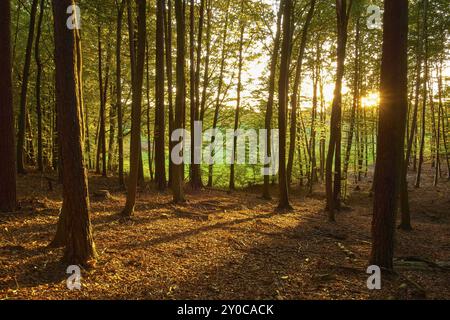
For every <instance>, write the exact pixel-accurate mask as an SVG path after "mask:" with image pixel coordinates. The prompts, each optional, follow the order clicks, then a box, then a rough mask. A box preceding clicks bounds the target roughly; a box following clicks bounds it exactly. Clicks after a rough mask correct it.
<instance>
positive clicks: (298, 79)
mask: <svg viewBox="0 0 450 320" xmlns="http://www.w3.org/2000/svg"><path fill="white" fill-rule="evenodd" d="M315 5H316V0H311V2H310V6H309V10H308V13H307V15H306V21H305V24H304V25H303V29H302V37H301V40H300V49H299V53H298V58H297V65H296V72H295V80H294V89H293V93H292V97H291V128H290V141H289V155H288V163H287V180H288V186H289V185H290V183H291V179H292V166H293V164H294V151H295V146H296V143H295V142H296V137H297V134H296V132H297V107H298V95H299V92H300V83H301V75H302V67H303V56H304V54H305V48H306V43H307V41H308V28H309V25H310V24H311V20H312V18H313V15H314V7H315ZM300 112H301V111H300Z"/></svg>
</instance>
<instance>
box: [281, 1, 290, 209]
mask: <svg viewBox="0 0 450 320" xmlns="http://www.w3.org/2000/svg"><path fill="white" fill-rule="evenodd" d="M292 7H293V4H292V0H285V3H284V8H283V16H284V18H283V41H282V44H281V58H280V78H279V81H278V105H279V107H278V128H279V130H280V137H279V144H280V147H279V152H280V153H279V173H278V184H279V202H278V209H279V210H290V209H292V207H291V205H290V204H289V195H288V179H287V173H286V127H287V120H286V113H287V104H288V90H289V65H290V60H291V43H292V30H291V28H292V25H291V18H292V11H293V8H292Z"/></svg>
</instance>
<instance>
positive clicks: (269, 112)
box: [263, 0, 285, 200]
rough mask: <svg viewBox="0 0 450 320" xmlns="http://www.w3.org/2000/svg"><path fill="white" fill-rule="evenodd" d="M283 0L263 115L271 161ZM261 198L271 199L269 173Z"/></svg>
mask: <svg viewBox="0 0 450 320" xmlns="http://www.w3.org/2000/svg"><path fill="white" fill-rule="evenodd" d="M284 1H285V0H280V8H279V9H278V17H277V31H276V34H275V39H274V44H273V52H272V57H271V62H270V75H269V97H268V100H267V106H266V115H265V122H264V123H265V124H264V127H265V128H266V130H267V132H266V155H265V157H266V159H271V157H272V140H271V127H272V118H273V102H274V96H275V77H276V73H277V65H278V54H279V52H280V41H281V39H280V38H281V18H282V15H283V6H284ZM264 169H265V170H266V171H268V170H269V169H270V164H269V163H267V164H266V165H265V168H264ZM263 198H264V199H266V200H270V199H271V198H272V197H271V196H270V173H269V172H265V173H264V188H263Z"/></svg>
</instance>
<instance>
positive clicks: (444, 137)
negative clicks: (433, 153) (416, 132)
mask: <svg viewBox="0 0 450 320" xmlns="http://www.w3.org/2000/svg"><path fill="white" fill-rule="evenodd" d="M440 63H441V64H440V66H439V79H438V92H439V93H438V94H439V109H440V110H441V117H440V120H439V121H441V124H442V142H443V145H444V151H445V160H446V162H447V178H448V179H449V180H450V159H449V152H448V149H447V132H448V130H447V128H446V127H445V121H444V118H445V116H446V113H445V112H444V106H443V103H442V64H443V62H442V60H441V62H440Z"/></svg>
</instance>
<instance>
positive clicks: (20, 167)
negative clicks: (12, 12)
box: [16, 0, 38, 174]
mask: <svg viewBox="0 0 450 320" xmlns="http://www.w3.org/2000/svg"><path fill="white" fill-rule="evenodd" d="M37 6H38V0H33V2H32V4H31V12H30V23H29V27H28V40H27V46H26V49H25V62H24V65H23V73H22V87H21V91H20V109H19V118H18V127H19V128H18V129H19V132H18V135H17V158H16V162H17V171H18V173H21V174H24V173H26V170H25V166H24V155H23V152H24V147H25V131H26V115H27V90H28V80H29V77H30V64H31V50H32V48H33V38H34V28H35V21H36V11H37Z"/></svg>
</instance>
